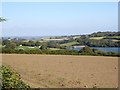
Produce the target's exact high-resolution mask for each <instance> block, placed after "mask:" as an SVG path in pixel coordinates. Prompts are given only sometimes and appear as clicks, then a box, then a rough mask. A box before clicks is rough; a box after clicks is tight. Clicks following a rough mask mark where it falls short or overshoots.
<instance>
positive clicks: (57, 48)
mask: <svg viewBox="0 0 120 90" xmlns="http://www.w3.org/2000/svg"><path fill="white" fill-rule="evenodd" d="M49 49H50V50H61V49H59V48H49Z"/></svg>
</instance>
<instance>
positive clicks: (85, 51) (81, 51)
mask: <svg viewBox="0 0 120 90" xmlns="http://www.w3.org/2000/svg"><path fill="white" fill-rule="evenodd" d="M79 52H80V53H82V54H93V53H94V52H93V49H91V48H90V47H88V46H86V47H83V48H82V49H81V50H80V51H79Z"/></svg>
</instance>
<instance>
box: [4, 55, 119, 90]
mask: <svg viewBox="0 0 120 90" xmlns="http://www.w3.org/2000/svg"><path fill="white" fill-rule="evenodd" d="M2 63H3V64H4V65H7V66H9V67H11V68H12V69H13V70H14V71H16V72H18V73H19V74H20V75H21V78H22V80H23V81H24V82H26V83H28V84H29V85H30V86H31V87H34V88H39V87H40V88H47V87H49V88H56V87H59V88H65V87H69V88H73V87H76V88H92V87H98V88H115V87H118V57H103V56H70V55H30V54H29V55H28V54H24V55H23V54H3V55H2Z"/></svg>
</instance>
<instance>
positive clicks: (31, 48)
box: [16, 46, 39, 50]
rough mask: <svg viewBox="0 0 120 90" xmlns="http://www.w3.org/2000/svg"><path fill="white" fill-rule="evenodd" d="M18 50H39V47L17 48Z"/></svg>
mask: <svg viewBox="0 0 120 90" xmlns="http://www.w3.org/2000/svg"><path fill="white" fill-rule="evenodd" d="M16 49H23V50H38V49H39V48H38V47H30V46H17V47H16Z"/></svg>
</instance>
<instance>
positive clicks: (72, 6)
mask: <svg viewBox="0 0 120 90" xmlns="http://www.w3.org/2000/svg"><path fill="white" fill-rule="evenodd" d="M0 7H1V6H0ZM0 16H4V17H5V18H7V21H6V22H3V23H2V35H3V36H60V35H81V34H89V33H93V32H97V31H118V3H117V2H3V3H2V13H0Z"/></svg>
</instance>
